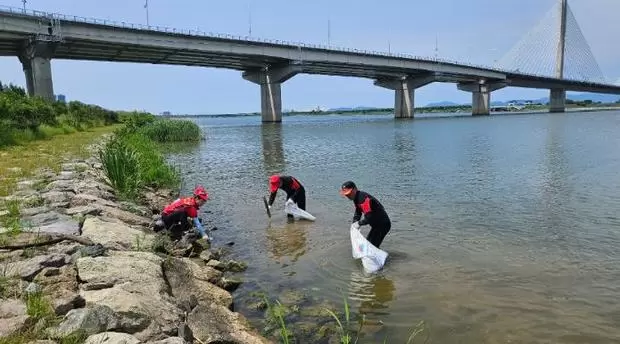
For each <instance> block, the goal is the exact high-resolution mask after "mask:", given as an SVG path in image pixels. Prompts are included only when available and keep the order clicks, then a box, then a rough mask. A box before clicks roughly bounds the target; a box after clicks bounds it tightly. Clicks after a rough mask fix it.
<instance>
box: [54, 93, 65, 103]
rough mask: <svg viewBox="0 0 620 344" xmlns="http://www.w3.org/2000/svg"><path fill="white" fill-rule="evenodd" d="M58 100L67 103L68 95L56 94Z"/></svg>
mask: <svg viewBox="0 0 620 344" xmlns="http://www.w3.org/2000/svg"><path fill="white" fill-rule="evenodd" d="M56 100H57V101H59V102H61V103H66V102H67V97H65V95H64V94H58V95H56Z"/></svg>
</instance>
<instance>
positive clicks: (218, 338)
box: [187, 303, 273, 344]
mask: <svg viewBox="0 0 620 344" xmlns="http://www.w3.org/2000/svg"><path fill="white" fill-rule="evenodd" d="M187 323H188V325H189V326H190V327H191V328H192V331H193V332H194V337H196V338H198V339H199V340H200V341H201V343H205V344H215V343H230V344H266V343H273V342H272V341H270V340H268V339H266V338H263V337H262V336H260V335H259V334H258V333H257V332H256V331H254V330H253V329H252V328H251V326H250V324H249V323H248V321H247V320H246V319H245V317H244V316H243V315H241V314H239V313H233V312H231V311H230V310H228V309H227V308H226V307H223V306H221V305H217V304H215V303H211V304H201V305H198V306H197V307H196V308H194V310H193V311H192V312H191V313H190V314H189V315H188V317H187Z"/></svg>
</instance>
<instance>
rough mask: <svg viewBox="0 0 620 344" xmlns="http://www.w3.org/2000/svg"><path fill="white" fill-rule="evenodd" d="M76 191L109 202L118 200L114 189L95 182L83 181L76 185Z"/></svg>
mask: <svg viewBox="0 0 620 344" xmlns="http://www.w3.org/2000/svg"><path fill="white" fill-rule="evenodd" d="M75 190H76V193H80V194H88V195H91V196H95V197H98V198H102V199H105V200H108V201H115V200H116V196H114V189H112V187H110V186H108V185H106V184H103V183H100V182H97V181H94V180H83V181H79V182H77V183H76V184H75Z"/></svg>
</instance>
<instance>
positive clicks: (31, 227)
mask: <svg viewBox="0 0 620 344" xmlns="http://www.w3.org/2000/svg"><path fill="white" fill-rule="evenodd" d="M23 222H24V223H26V226H23V228H22V230H23V231H26V232H40V233H59V234H69V235H77V234H79V232H80V224H79V223H78V222H77V221H76V220H75V219H74V218H72V217H71V216H68V215H65V214H60V213H58V212H55V211H49V212H46V213H39V214H35V215H32V216H27V217H24V218H23Z"/></svg>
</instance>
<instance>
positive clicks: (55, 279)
mask: <svg viewBox="0 0 620 344" xmlns="http://www.w3.org/2000/svg"><path fill="white" fill-rule="evenodd" d="M34 281H35V282H36V283H38V284H39V285H40V286H41V288H42V291H43V294H44V295H46V296H49V299H50V300H51V302H52V308H53V309H54V312H55V313H56V315H65V314H67V312H69V311H70V310H72V309H74V308H79V307H84V304H85V302H84V299H83V298H82V297H81V296H80V294H79V292H78V282H77V270H76V269H75V267H74V266H72V265H66V266H63V267H61V268H45V269H43V270H42V271H41V273H39V274H38V275H37V277H36V278H35V279H34Z"/></svg>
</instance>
